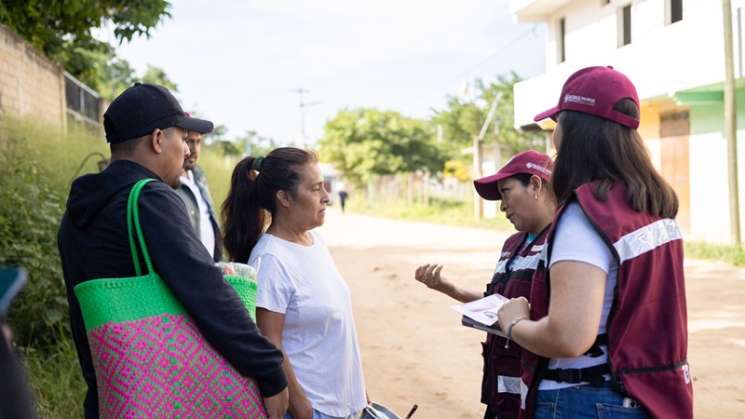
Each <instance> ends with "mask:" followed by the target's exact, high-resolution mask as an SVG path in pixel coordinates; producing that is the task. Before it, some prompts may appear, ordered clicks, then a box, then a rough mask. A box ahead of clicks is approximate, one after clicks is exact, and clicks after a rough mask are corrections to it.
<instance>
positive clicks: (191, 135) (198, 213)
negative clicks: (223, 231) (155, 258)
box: [176, 127, 222, 262]
mask: <svg viewBox="0 0 745 419" xmlns="http://www.w3.org/2000/svg"><path fill="white" fill-rule="evenodd" d="M202 131H204V132H202ZM211 131H212V129H211V128H210V129H209V130H207V128H206V127H205V128H202V130H201V131H195V130H190V131H188V133H187V134H186V145H188V146H189V155H188V156H187V157H186V159H184V171H183V173H182V174H181V177H180V178H179V180H180V182H181V183H180V184H179V186H178V187H177V188H176V192H177V193H178V195H179V197H180V198H181V200H182V201H184V205H186V212H187V214H188V215H189V221H190V222H191V226H192V227H193V228H194V231H195V232H196V233H197V236H198V237H199V240H200V241H201V242H202V244H203V245H204V247H205V248H206V249H207V251H208V252H209V253H210V256H212V259H213V260H214V261H215V262H219V261H221V260H222V243H221V236H220V226H219V224H218V223H217V216H216V215H215V209H214V204H213V203H212V197H211V196H210V190H209V186H208V185H207V177H206V176H205V175H204V171H202V169H201V168H200V167H199V166H198V165H197V162H198V161H199V156H200V155H201V153H202V139H203V136H204V135H205V134H208V133H210V132H211Z"/></svg>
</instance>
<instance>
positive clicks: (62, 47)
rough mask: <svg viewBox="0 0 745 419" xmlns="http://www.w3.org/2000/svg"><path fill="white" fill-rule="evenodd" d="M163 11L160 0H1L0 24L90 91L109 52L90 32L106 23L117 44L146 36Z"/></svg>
mask: <svg viewBox="0 0 745 419" xmlns="http://www.w3.org/2000/svg"><path fill="white" fill-rule="evenodd" d="M169 9H170V4H169V2H168V1H166V0H27V1H3V2H0V23H2V24H5V25H7V26H9V27H10V28H11V29H13V30H14V31H16V32H17V33H18V34H20V35H21V36H23V37H24V38H26V39H27V40H28V41H29V42H30V43H31V44H32V45H34V46H35V47H36V48H38V49H39V50H40V51H41V52H43V53H44V54H45V55H46V56H48V57H50V58H51V59H53V60H55V61H57V62H59V63H60V64H61V65H62V66H63V67H64V68H65V70H67V71H68V72H69V73H70V74H72V75H73V76H75V77H77V78H78V79H80V80H81V81H83V82H84V83H86V84H87V85H89V86H90V87H92V88H94V89H96V90H104V88H105V86H104V85H105V84H106V83H107V80H108V79H107V74H106V72H107V71H109V70H107V65H108V63H109V62H110V61H112V60H113V59H114V57H115V54H114V50H113V46H112V45H109V44H108V43H107V42H104V41H101V40H98V39H96V38H95V37H94V36H93V30H94V29H96V28H101V27H102V26H103V25H104V24H111V25H112V26H113V32H114V36H115V37H116V40H117V41H118V42H119V43H121V42H124V41H130V40H132V38H134V37H137V36H146V37H149V36H150V34H151V31H152V30H153V29H154V28H155V27H156V25H157V24H158V22H160V21H161V19H162V18H164V17H169V16H170V14H169ZM119 64H121V62H120V63H119ZM119 70H122V68H121V67H119V68H115V69H110V71H113V72H116V71H119ZM109 76H110V74H109Z"/></svg>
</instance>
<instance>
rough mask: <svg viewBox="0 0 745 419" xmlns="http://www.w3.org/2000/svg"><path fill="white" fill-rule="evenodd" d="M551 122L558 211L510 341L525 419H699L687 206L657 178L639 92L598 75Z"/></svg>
mask: <svg viewBox="0 0 745 419" xmlns="http://www.w3.org/2000/svg"><path fill="white" fill-rule="evenodd" d="M548 117H550V118H553V119H554V120H556V122H557V126H556V129H555V130H554V137H553V139H554V145H555V146H556V149H557V150H558V154H557V158H556V163H555V168H554V176H553V179H552V185H553V189H554V192H555V193H556V197H557V200H558V202H559V205H560V208H559V210H558V211H557V215H556V218H555V219H554V223H553V227H552V228H551V230H550V231H549V233H548V238H547V242H546V247H545V255H544V257H543V258H542V262H541V264H540V266H539V268H538V269H537V270H536V273H535V276H534V277H533V281H532V288H531V292H530V305H529V304H528V301H527V300H526V299H524V298H519V299H513V300H511V301H510V302H509V303H507V304H506V305H505V306H504V307H503V308H502V309H501V311H500V312H499V323H500V326H501V328H502V330H504V331H505V333H506V334H507V336H508V339H511V340H513V341H515V342H517V343H518V344H520V345H521V346H522V347H523V348H525V349H526V350H525V351H524V353H523V384H524V388H523V389H524V392H525V394H524V396H523V402H524V404H523V408H524V409H525V410H523V412H522V413H523V415H524V416H526V417H535V418H554V417H566V418H609V417H613V418H616V417H624V418H632V417H649V416H652V417H659V418H691V417H692V416H693V389H692V386H691V379H690V372H689V369H688V363H687V361H686V352H687V347H688V332H687V320H686V299H685V287H684V285H685V284H684V275H683V244H682V241H681V234H680V230H679V229H678V225H677V223H676V222H675V220H674V217H675V215H676V213H677V211H678V200H677V197H676V196H675V192H674V191H673V189H672V188H671V187H670V185H669V184H668V183H667V182H665V180H664V179H663V178H662V177H661V176H660V175H659V173H657V171H656V170H655V169H654V167H653V166H652V163H651V162H650V159H649V156H648V155H647V151H646V149H645V147H644V144H643V141H642V139H641V137H640V136H639V133H638V132H637V131H636V128H637V127H638V126H639V99H638V97H637V93H636V89H635V87H634V85H633V84H632V83H631V81H630V80H629V79H628V78H626V76H624V75H623V74H621V73H620V72H618V71H616V70H614V69H613V68H611V67H589V68H585V69H582V70H580V71H578V72H576V73H574V74H573V75H572V76H571V77H570V78H569V79H568V80H567V82H566V83H565V84H564V88H563V89H562V93H561V97H560V100H559V105H558V106H556V107H555V108H553V109H550V110H549V111H547V112H544V113H542V114H540V115H538V116H537V117H536V120H540V119H544V118H548Z"/></svg>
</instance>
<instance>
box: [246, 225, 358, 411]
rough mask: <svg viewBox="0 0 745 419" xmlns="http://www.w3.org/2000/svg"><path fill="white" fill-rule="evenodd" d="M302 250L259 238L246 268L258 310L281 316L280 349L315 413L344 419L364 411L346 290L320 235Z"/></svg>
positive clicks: (276, 239) (266, 237) (271, 238)
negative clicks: (252, 272)
mask: <svg viewBox="0 0 745 419" xmlns="http://www.w3.org/2000/svg"><path fill="white" fill-rule="evenodd" d="M311 236H312V237H313V244H312V245H311V246H303V245H300V244H297V243H292V242H289V241H286V240H283V239H280V238H279V237H276V236H273V235H271V234H263V235H262V236H261V238H260V239H259V242H258V243H257V244H256V247H254V249H253V251H252V252H251V256H250V258H249V261H248V263H249V264H250V265H252V266H253V267H254V268H256V269H257V270H258V273H257V277H258V292H257V295H256V306H257V307H262V308H265V309H267V310H270V311H273V312H276V313H283V314H284V315H285V319H284V329H283V331H282V346H283V348H284V351H285V353H286V354H287V358H288V359H289V361H290V365H292V368H293V370H294V371H295V376H296V377H297V380H298V382H299V383H300V386H302V388H303V391H305V394H306V396H308V399H309V400H310V403H311V404H312V405H313V408H314V409H316V410H318V411H320V412H322V413H325V414H327V415H331V416H341V417H344V416H348V415H350V414H352V413H356V412H359V411H361V410H362V409H364V408H365V406H366V405H367V397H366V396H365V380H364V375H363V372H362V362H361V359H360V350H359V345H358V343H357V332H356V330H355V326H354V317H353V315H352V300H351V298H350V294H349V287H347V284H346V282H344V279H343V278H342V276H341V274H340V273H339V270H338V269H337V268H336V264H335V263H334V261H333V259H332V258H331V254H330V253H329V251H328V249H327V248H326V246H325V245H324V243H323V242H322V241H321V239H320V237H319V236H318V234H316V233H313V232H311Z"/></svg>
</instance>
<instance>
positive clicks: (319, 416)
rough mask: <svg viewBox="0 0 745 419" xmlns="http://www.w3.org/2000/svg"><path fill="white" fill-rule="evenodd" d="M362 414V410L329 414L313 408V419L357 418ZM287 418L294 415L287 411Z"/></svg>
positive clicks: (290, 418)
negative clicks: (346, 414) (342, 413)
mask: <svg viewBox="0 0 745 419" xmlns="http://www.w3.org/2000/svg"><path fill="white" fill-rule="evenodd" d="M360 416H362V412H358V413H352V414H351V415H349V416H329V415H327V414H325V413H321V412H319V411H318V410H316V409H313V419H357V418H359V417H360ZM285 419H292V415H291V414H290V413H289V412H287V414H285Z"/></svg>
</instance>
